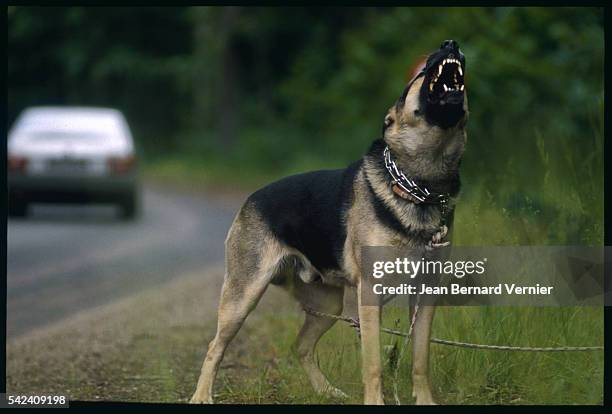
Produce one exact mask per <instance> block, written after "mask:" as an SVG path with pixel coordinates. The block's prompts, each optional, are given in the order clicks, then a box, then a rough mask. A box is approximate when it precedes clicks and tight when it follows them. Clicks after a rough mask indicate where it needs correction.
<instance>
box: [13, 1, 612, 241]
mask: <svg viewBox="0 0 612 414" xmlns="http://www.w3.org/2000/svg"><path fill="white" fill-rule="evenodd" d="M446 38H453V39H456V40H458V41H459V44H460V45H461V47H462V50H463V51H464V53H465V55H466V57H467V65H468V72H467V77H468V78H467V83H468V88H469V100H470V110H471V122H470V123H469V146H468V151H467V152H466V156H465V161H464V165H463V170H462V172H463V177H464V182H465V183H466V186H465V189H466V192H467V193H468V194H469V192H475V193H476V194H474V197H477V198H479V199H482V200H481V201H483V202H484V201H487V203H486V204H488V205H489V206H490V205H491V203H495V205H496V206H497V207H499V209H500V210H503V211H505V213H507V214H509V215H515V214H516V215H520V216H521V217H523V218H524V217H527V216H528V217H530V218H531V219H533V220H535V221H536V222H538V221H541V222H542V223H544V224H545V225H546V227H550V226H553V227H555V228H554V229H553V230H550V229H548V230H543V231H545V232H546V237H554V238H555V239H556V240H555V241H556V242H560V243H563V242H574V243H578V242H600V241H601V221H600V220H599V218H601V217H602V214H603V210H602V198H601V189H602V187H601V184H602V173H603V168H602V165H603V156H602V152H601V149H602V142H603V135H602V133H603V121H602V119H603V115H602V114H603V47H604V43H603V14H602V11H601V10H600V9H593V8H553V9H544V8H445V9H429V8H397V9H392V8H371V7H369V8H289V9H283V8H242V7H219V8H206V7H194V8H167V7H164V8H135V9H130V8H112V7H111V8H106V7H105V8H79V7H71V8H55V9H53V8H29V7H28V8H19V7H9V8H8V55H9V60H8V85H9V88H8V103H9V105H8V109H7V111H8V119H9V122H10V121H12V120H14V119H15V118H16V116H17V115H18V114H19V112H20V111H21V110H23V109H24V108H25V107H28V106H31V105H48V104H51V105H58V104H62V105H95V106H110V107H115V108H118V109H120V110H121V111H123V113H124V114H125V116H126V117H127V119H128V122H129V123H130V125H131V127H132V130H133V134H134V137H135V140H136V144H137V146H138V147H139V148H140V149H141V150H142V153H143V155H144V167H145V171H146V172H147V173H148V175H149V176H150V177H157V178H160V177H164V178H175V179H177V180H178V181H182V182H185V181H186V180H191V181H192V182H198V183H206V184H207V185H209V186H211V185H212V186H214V185H220V186H228V185H229V186H234V187H235V186H240V187H242V188H247V189H250V188H252V187H253V186H256V185H260V184H262V183H264V182H266V181H269V180H270V179H274V178H276V177H279V176H281V175H283V174H288V173H293V172H299V171H305V170H309V169H314V168H324V167H325V168H327V167H333V168H336V167H341V166H343V165H345V164H347V163H348V162H350V161H351V160H354V159H356V158H357V157H360V156H361V155H362V154H363V152H364V151H365V150H366V149H367V147H368V145H369V143H370V142H371V141H372V140H373V139H375V138H377V137H378V135H379V131H380V128H381V123H382V119H383V116H384V113H385V111H386V109H387V108H388V107H389V106H390V105H391V104H392V103H393V102H394V100H395V99H397V97H398V96H399V95H400V93H401V91H402V88H403V86H404V85H405V83H406V81H407V80H408V79H409V77H410V72H411V69H412V67H413V66H414V65H415V64H416V63H417V61H418V60H419V59H421V58H422V57H423V56H425V55H426V54H427V53H428V52H430V51H432V50H434V49H435V48H437V47H438V46H439V44H440V42H441V40H443V39H446ZM466 196H467V194H466ZM486 197H488V199H487V198H486ZM561 216H562V217H561ZM556 220H561V221H560V222H558V223H556V222H555V221H556ZM597 221H598V223H595V222H597ZM521 237H525V235H523V236H521ZM534 237H536V236H535V235H534ZM538 237H539V236H537V237H536V239H533V240H532V239H529V240H527V239H525V240H521V241H523V242H527V241H536V240H537V241H541V240H542V239H541V238H538Z"/></svg>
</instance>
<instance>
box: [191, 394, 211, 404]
mask: <svg viewBox="0 0 612 414" xmlns="http://www.w3.org/2000/svg"><path fill="white" fill-rule="evenodd" d="M189 404H213V399H212V397H208V398H202V397H199V396H196V395H194V396H193V397H191V399H190V400H189Z"/></svg>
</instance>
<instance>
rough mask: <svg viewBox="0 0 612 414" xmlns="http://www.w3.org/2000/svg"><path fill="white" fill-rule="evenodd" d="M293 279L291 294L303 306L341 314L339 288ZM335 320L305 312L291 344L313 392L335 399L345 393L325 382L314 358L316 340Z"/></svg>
mask: <svg viewBox="0 0 612 414" xmlns="http://www.w3.org/2000/svg"><path fill="white" fill-rule="evenodd" d="M296 279H297V280H296V282H295V283H296V288H297V289H296V290H295V296H296V297H297V299H298V300H299V301H300V302H301V303H302V305H303V306H305V307H308V308H310V309H313V310H316V311H320V312H325V313H329V314H332V315H339V314H340V313H342V305H343V295H344V289H343V288H340V287H332V286H326V285H323V284H322V283H320V282H313V283H312V284H307V283H304V282H302V281H301V280H299V279H298V278H296ZM335 322H336V320H335V319H333V318H329V317H324V316H316V315H311V314H309V313H306V317H305V319H304V325H303V326H302V329H301V330H300V332H299V334H298V336H297V339H296V341H295V344H294V345H293V352H294V353H295V355H296V356H297V358H298V360H299V361H300V364H301V365H302V367H303V368H304V371H306V374H307V375H308V379H309V380H310V383H311V384H312V387H313V388H314V390H315V392H317V393H319V394H326V395H330V396H333V397H337V398H346V397H347V395H346V394H345V393H344V392H342V391H341V390H339V389H337V388H335V387H334V386H332V385H331V384H330V383H329V381H328V380H327V378H326V377H325V375H324V374H323V372H321V369H320V368H319V365H318V364H317V362H316V360H315V347H316V345H317V342H319V339H320V338H321V336H323V334H324V333H325V332H327V331H328V330H329V329H330V328H331V327H332V326H333V325H334V323H335Z"/></svg>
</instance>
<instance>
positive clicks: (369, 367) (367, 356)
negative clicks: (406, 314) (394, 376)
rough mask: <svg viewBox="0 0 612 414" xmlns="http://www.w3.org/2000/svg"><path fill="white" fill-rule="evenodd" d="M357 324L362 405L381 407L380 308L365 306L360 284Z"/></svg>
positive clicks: (382, 402)
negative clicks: (362, 387) (359, 327)
mask: <svg viewBox="0 0 612 414" xmlns="http://www.w3.org/2000/svg"><path fill="white" fill-rule="evenodd" d="M357 292H358V298H359V322H360V325H361V376H362V379H363V385H364V396H363V397H364V404H377V405H383V404H384V400H383V392H382V366H381V359H380V306H365V305H363V302H362V296H361V284H360V286H359V288H358V289H357Z"/></svg>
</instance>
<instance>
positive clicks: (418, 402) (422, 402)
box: [416, 396, 438, 405]
mask: <svg viewBox="0 0 612 414" xmlns="http://www.w3.org/2000/svg"><path fill="white" fill-rule="evenodd" d="M416 405H438V403H437V402H436V401H435V400H434V399H433V398H431V397H429V398H419V397H418V396H417V399H416Z"/></svg>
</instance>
